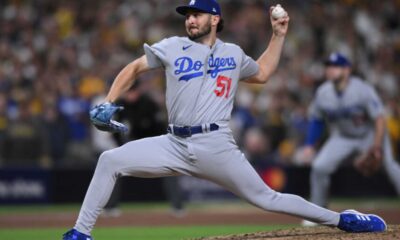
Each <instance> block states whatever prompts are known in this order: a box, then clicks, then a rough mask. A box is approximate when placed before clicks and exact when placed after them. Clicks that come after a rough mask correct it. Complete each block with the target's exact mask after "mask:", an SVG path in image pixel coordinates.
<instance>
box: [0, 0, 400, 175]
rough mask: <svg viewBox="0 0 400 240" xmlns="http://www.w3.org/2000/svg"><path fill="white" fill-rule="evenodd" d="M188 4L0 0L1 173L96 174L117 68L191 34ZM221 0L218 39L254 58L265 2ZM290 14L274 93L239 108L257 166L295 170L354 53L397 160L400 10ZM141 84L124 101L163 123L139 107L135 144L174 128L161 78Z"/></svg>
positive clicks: (325, 9) (343, 4) (320, 7)
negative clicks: (337, 59) (333, 74)
mask: <svg viewBox="0 0 400 240" xmlns="http://www.w3.org/2000/svg"><path fill="white" fill-rule="evenodd" d="M180 2H181V1H178V0H115V1H105V0H98V1H93V0H87V1H66V0H64V1H62V0H36V1H27V0H26V1H24V0H5V1H4V0H0V164H1V165H0V166H1V167H9V166H29V167H31V166H36V167H47V168H49V167H78V166H80V167H85V166H91V165H92V164H94V163H95V161H96V157H95V156H96V154H98V153H99V152H101V151H102V150H105V149H107V148H111V147H114V146H116V144H117V143H116V142H114V138H112V139H111V138H110V137H111V136H110V135H108V134H103V133H98V132H96V131H97V130H94V128H93V127H92V126H91V124H90V122H89V119H88V110H89V109H90V107H91V106H92V105H93V104H94V102H97V101H99V100H98V99H99V98H100V99H101V96H104V94H105V92H106V91H107V90H108V88H109V86H110V84H111V83H112V81H113V79H114V77H115V76H116V74H117V73H118V72H119V70H120V69H121V68H122V67H123V66H125V65H126V64H127V63H129V62H130V61H132V60H134V59H135V58H137V57H139V56H141V55H142V54H143V44H144V43H154V42H157V41H159V40H161V39H163V38H165V37H168V36H172V35H180V36H184V35H185V32H184V20H183V18H182V17H181V16H179V15H178V14H176V13H175V6H176V5H178V4H179V3H180ZM219 2H220V3H221V5H222V9H223V11H222V12H223V16H222V17H223V18H224V19H225V29H224V31H223V32H222V33H221V36H220V38H221V39H223V40H224V41H227V42H234V43H237V44H238V45H240V46H241V47H242V48H243V49H244V50H245V52H246V53H247V54H248V55H250V56H252V57H253V58H255V59H256V58H257V57H258V56H259V54H260V53H261V52H262V51H263V50H264V49H265V47H266V45H267V43H268V41H269V38H270V35H271V27H270V22H269V18H268V14H267V11H268V7H267V6H266V5H265V1H261V0H259V1H258V0H251V1H250V0H246V1H239V0H220V1H219ZM276 3H277V1H268V4H269V5H273V4H276ZM283 5H284V7H285V8H286V10H287V11H288V12H289V13H290V16H291V22H290V31H289V34H288V36H287V40H286V43H285V47H284V53H283V56H282V59H281V63H280V67H279V70H278V71H277V73H276V74H275V75H274V77H273V78H272V79H271V80H270V82H269V83H268V84H266V85H261V86H256V87H254V86H250V85H246V84H241V86H240V89H239V90H238V94H237V98H236V104H235V106H236V107H235V110H234V112H233V118H232V128H233V129H234V132H235V134H236V136H237V141H238V143H239V145H241V146H242V147H243V148H244V151H245V152H246V153H247V156H248V158H249V159H250V160H251V161H253V163H254V164H255V165H257V166H259V167H263V166H264V165H265V164H269V163H279V164H296V163H295V162H293V161H292V159H293V158H292V156H293V154H294V153H295V152H296V149H297V148H299V147H300V146H302V144H303V140H304V137H305V134H306V131H307V107H308V104H309V102H310V101H311V99H312V97H313V93H314V91H315V88H316V87H317V86H318V85H320V84H321V82H322V81H324V79H323V75H324V65H323V60H324V59H325V58H326V56H327V55H328V54H329V53H330V52H332V51H340V52H342V53H343V54H345V55H347V56H348V57H349V58H350V59H351V60H352V62H353V68H354V72H355V73H356V74H358V75H360V76H362V77H363V78H364V79H365V80H366V81H368V82H371V83H372V84H373V85H374V86H375V87H376V88H377V89H378V91H379V93H380V95H381V97H382V98H383V99H384V102H385V105H386V109H387V123H388V129H389V131H390V134H391V137H392V140H393V145H394V147H395V149H396V152H397V155H398V156H399V155H400V154H399V153H400V101H399V100H400V99H399V98H400V97H399V91H400V83H399V81H400V68H399V67H398V66H400V18H399V17H398V12H399V11H400V1H398V0H396V1H393V0H381V1H379V4H376V3H375V1H360V0H336V1H333V0H319V1H317V0H314V1H299V0H291V1H285V2H284V4H283ZM138 81H139V82H140V84H138V86H135V88H134V89H132V90H131V91H130V93H128V94H127V95H126V96H125V97H124V100H125V101H128V102H129V101H131V102H136V101H140V99H143V98H146V101H141V102H142V105H141V106H154V105H156V106H158V107H156V108H153V109H157V111H158V112H155V113H154V114H153V116H154V118H155V121H147V120H143V121H142V122H141V119H140V116H141V115H142V114H146V113H145V112H146V107H141V108H135V113H134V115H135V116H136V118H137V123H136V124H137V126H135V128H136V133H132V134H131V135H132V136H130V138H135V137H136V138H138V137H142V135H141V134H140V133H141V128H140V126H143V128H145V127H146V125H148V124H147V123H148V122H152V123H154V124H155V125H157V126H158V127H159V126H162V127H166V125H167V120H166V113H165V107H164V87H165V83H164V77H163V72H162V71H155V72H149V73H146V74H145V75H143V76H141V77H140V79H139V80H138ZM146 104H148V105H146ZM147 112H148V111H147ZM134 124H135V123H134ZM131 127H133V126H131ZM147 127H148V126H147ZM150 129H151V128H150ZM157 129H158V128H157ZM157 131H158V130H157ZM149 134H151V133H149ZM116 139H119V140H120V141H117V142H119V144H120V143H121V141H122V142H123V140H121V138H116ZM99 140H101V141H99Z"/></svg>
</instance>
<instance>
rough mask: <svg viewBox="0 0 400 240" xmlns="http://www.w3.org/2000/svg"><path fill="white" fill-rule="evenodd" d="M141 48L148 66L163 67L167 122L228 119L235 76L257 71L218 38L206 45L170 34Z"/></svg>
mask: <svg viewBox="0 0 400 240" xmlns="http://www.w3.org/2000/svg"><path fill="white" fill-rule="evenodd" d="M144 50H145V54H146V57H147V61H148V64H149V66H150V68H158V67H163V68H164V70H165V75H166V81H167V89H166V105H167V111H168V118H169V123H171V124H176V125H181V126H185V125H188V126H194V125H201V124H204V123H214V122H221V121H229V119H230V116H231V112H232V108H233V99H234V95H235V93H236V90H237V87H238V83H239V80H241V79H245V78H248V77H250V76H252V75H254V74H256V73H257V72H258V64H257V63H256V62H255V61H254V60H253V59H251V58H250V57H248V56H247V55H245V54H244V52H243V50H242V49H241V48H240V47H239V46H237V45H234V44H230V43H224V42H222V41H221V40H219V39H217V41H216V43H215V44H214V46H213V47H212V48H210V47H208V46H206V45H204V44H200V43H197V42H194V41H191V40H189V39H188V38H186V37H172V38H167V39H164V40H162V41H160V42H158V43H156V44H153V45H152V46H149V45H147V44H145V45H144Z"/></svg>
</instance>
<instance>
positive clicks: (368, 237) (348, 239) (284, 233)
mask: <svg viewBox="0 0 400 240" xmlns="http://www.w3.org/2000/svg"><path fill="white" fill-rule="evenodd" d="M263 239H267V240H273V239H275V240H300V239H302V240H303V239H312V240H315V239H318V240H319V239H323V240H327V239H328V240H330V239H331V240H333V239H335V240H337V239H340V240H353V239H356V240H358V239H362V240H377V239H379V240H381V239H387V240H389V239H390V240H392V239H400V225H389V227H388V230H387V231H386V232H383V233H346V232H343V231H340V230H338V229H335V228H329V227H310V228H304V227H303V228H293V229H287V230H277V231H271V232H258V233H248V234H240V235H230V236H223V237H208V238H198V239H197V240H263Z"/></svg>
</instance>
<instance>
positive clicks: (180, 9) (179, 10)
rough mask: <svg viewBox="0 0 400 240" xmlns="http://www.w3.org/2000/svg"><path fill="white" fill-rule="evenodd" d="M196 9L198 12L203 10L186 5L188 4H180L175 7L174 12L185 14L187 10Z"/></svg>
mask: <svg viewBox="0 0 400 240" xmlns="http://www.w3.org/2000/svg"><path fill="white" fill-rule="evenodd" d="M189 10H192V11H198V12H204V10H201V9H199V8H195V7H188V6H180V7H177V8H176V12H178V13H179V14H181V15H183V16H185V15H186V13H187V12H188V11H189Z"/></svg>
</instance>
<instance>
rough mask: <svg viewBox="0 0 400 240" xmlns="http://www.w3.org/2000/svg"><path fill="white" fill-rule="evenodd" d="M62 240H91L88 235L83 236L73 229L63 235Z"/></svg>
mask: <svg viewBox="0 0 400 240" xmlns="http://www.w3.org/2000/svg"><path fill="white" fill-rule="evenodd" d="M62 239H63V240H93V238H92V237H91V236H89V235H86V234H83V233H81V232H79V231H77V230H75V229H71V230H69V231H68V232H66V233H64V235H63V238H62Z"/></svg>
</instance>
